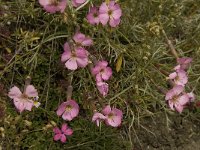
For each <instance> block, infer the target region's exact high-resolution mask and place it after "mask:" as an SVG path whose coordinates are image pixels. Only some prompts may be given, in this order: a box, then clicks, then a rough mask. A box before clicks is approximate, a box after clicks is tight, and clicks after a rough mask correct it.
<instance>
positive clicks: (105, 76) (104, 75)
mask: <svg viewBox="0 0 200 150" xmlns="http://www.w3.org/2000/svg"><path fill="white" fill-rule="evenodd" d="M111 76H112V69H111V68H110V67H106V68H105V69H104V72H103V73H102V79H104V80H108V79H109V78H110V77H111Z"/></svg>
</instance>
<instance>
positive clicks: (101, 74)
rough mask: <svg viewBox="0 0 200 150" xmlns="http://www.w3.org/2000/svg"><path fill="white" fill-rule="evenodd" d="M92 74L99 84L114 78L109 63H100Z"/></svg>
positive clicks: (93, 69)
mask: <svg viewBox="0 0 200 150" xmlns="http://www.w3.org/2000/svg"><path fill="white" fill-rule="evenodd" d="M92 74H93V75H94V76H95V77H96V81H97V82H101V81H102V80H105V81H106V80H108V79H109V78H110V77H111V76H112V69H111V68H110V67H108V62H107V61H99V62H98V63H97V64H96V65H95V67H94V68H92Z"/></svg>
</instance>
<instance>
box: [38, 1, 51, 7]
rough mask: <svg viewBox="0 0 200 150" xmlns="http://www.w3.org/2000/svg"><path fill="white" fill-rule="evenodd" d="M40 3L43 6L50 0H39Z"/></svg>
mask: <svg viewBox="0 0 200 150" xmlns="http://www.w3.org/2000/svg"><path fill="white" fill-rule="evenodd" d="M39 3H40V5H42V6H45V5H49V4H50V1H49V0H39Z"/></svg>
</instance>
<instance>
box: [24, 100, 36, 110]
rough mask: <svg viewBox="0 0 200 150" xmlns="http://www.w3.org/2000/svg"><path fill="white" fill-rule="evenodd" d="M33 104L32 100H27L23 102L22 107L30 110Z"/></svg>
mask: <svg viewBox="0 0 200 150" xmlns="http://www.w3.org/2000/svg"><path fill="white" fill-rule="evenodd" d="M33 106H34V104H33V101H27V102H25V103H24V107H25V109H26V110H29V111H31V109H32V107H33Z"/></svg>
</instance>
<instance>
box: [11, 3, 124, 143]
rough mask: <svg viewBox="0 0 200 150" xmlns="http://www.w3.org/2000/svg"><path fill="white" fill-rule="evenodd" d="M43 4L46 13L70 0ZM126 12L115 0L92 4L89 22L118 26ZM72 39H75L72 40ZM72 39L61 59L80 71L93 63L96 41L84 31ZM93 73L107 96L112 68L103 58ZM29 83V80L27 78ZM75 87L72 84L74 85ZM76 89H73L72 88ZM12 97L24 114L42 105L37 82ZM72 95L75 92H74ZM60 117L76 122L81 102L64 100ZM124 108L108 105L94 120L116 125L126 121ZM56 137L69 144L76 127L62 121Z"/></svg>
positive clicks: (13, 90)
mask: <svg viewBox="0 0 200 150" xmlns="http://www.w3.org/2000/svg"><path fill="white" fill-rule="evenodd" d="M85 2H86V0H72V1H71V4H72V5H73V6H74V7H79V6H80V7H81V5H85V4H84V3H85ZM39 3H40V5H41V6H42V7H43V8H44V10H45V11H46V12H49V13H56V12H61V13H64V11H65V9H66V7H67V5H68V1H67V0H39ZM121 15H122V11H121V8H120V6H119V4H117V3H116V2H115V1H108V2H103V3H102V4H101V6H100V7H99V8H97V7H92V8H91V9H90V12H89V14H88V15H87V19H88V22H89V23H91V24H99V23H101V24H102V25H106V24H107V23H109V25H110V26H111V27H116V26H117V25H119V23H120V18H121ZM71 41H72V42H71ZM71 41H70V42H66V43H65V44H64V52H63V54H62V56H61V61H62V62H63V63H65V67H66V68H67V69H69V70H73V71H74V70H76V69H78V68H84V67H86V66H87V65H88V62H89V58H88V57H89V52H88V51H87V50H86V47H89V46H91V45H92V44H93V41H92V39H91V38H90V37H89V36H86V35H84V34H83V33H81V32H79V31H78V32H76V33H75V35H74V36H73V37H72V40H71ZM91 72H92V75H93V76H95V80H96V85H97V89H98V90H99V92H100V93H101V94H102V95H103V96H104V97H105V96H106V95H107V94H108V84H107V83H106V82H105V81H107V80H109V79H110V77H111V76H112V69H111V68H110V67H108V62H107V61H99V62H97V63H96V64H95V66H94V67H93V68H92V70H91ZM27 83H28V80H27ZM70 86H71V85H70ZM71 92H72V91H71ZM8 96H9V97H10V98H11V99H13V102H14V105H15V107H16V108H17V110H18V111H19V112H20V113H21V112H23V111H24V110H29V111H31V110H32V107H33V106H35V107H39V105H40V103H39V102H38V101H37V100H38V98H39V97H38V92H37V90H36V88H35V87H34V86H33V85H30V84H28V85H26V86H25V88H24V92H23V93H22V92H21V91H20V89H19V88H18V87H16V86H14V87H12V88H11V89H10V91H9V94H8ZM70 96H71V95H70ZM56 113H57V115H58V116H59V117H62V119H63V120H65V121H72V120H73V119H74V118H75V117H77V116H78V114H79V105H78V104H77V102H76V101H75V100H72V99H71V97H70V98H69V97H68V98H67V101H66V102H63V103H62V104H61V105H60V106H59V107H58V109H57V111H56ZM122 116H123V114H122V111H121V110H119V109H117V108H111V107H110V105H107V106H106V107H105V108H104V109H103V110H102V113H95V114H94V116H93V118H92V121H93V122H96V124H97V126H99V123H100V120H104V121H105V123H106V124H107V125H110V126H112V127H118V126H120V125H121V121H122ZM53 132H54V140H55V141H58V140H60V141H61V142H62V143H65V142H66V140H67V136H69V135H72V134H73V130H72V129H71V128H69V127H68V126H67V124H66V123H64V124H62V127H61V129H60V128H58V127H55V128H54V129H53Z"/></svg>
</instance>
